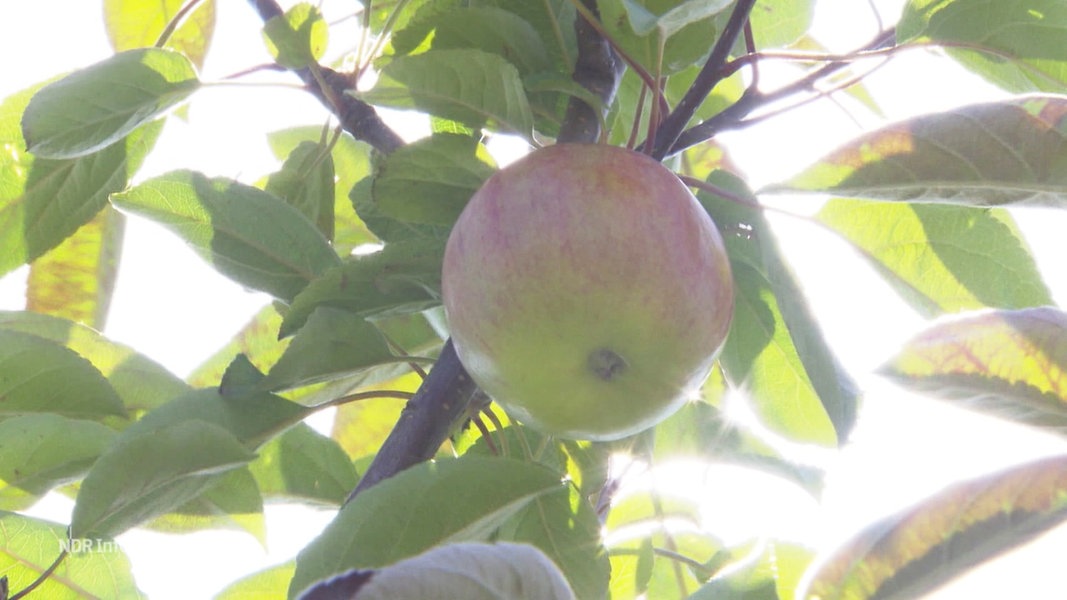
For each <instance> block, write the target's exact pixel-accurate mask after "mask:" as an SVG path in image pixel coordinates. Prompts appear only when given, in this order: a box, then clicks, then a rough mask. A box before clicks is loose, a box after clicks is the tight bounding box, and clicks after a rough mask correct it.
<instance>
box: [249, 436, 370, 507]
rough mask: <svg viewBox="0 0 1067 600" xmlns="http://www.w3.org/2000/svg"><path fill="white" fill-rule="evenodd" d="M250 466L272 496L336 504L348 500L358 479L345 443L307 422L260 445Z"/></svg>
mask: <svg viewBox="0 0 1067 600" xmlns="http://www.w3.org/2000/svg"><path fill="white" fill-rule="evenodd" d="M249 469H250V470H251V472H252V475H253V476H254V477H255V478H256V483H257V484H258V486H259V491H260V492H261V493H262V494H263V496H264V497H266V498H268V499H272V500H273V499H282V500H298V501H301V502H312V503H318V504H325V505H332V506H340V505H341V504H343V503H344V501H345V498H347V497H348V494H349V492H351V491H352V489H353V488H355V487H356V481H357V479H358V477H357V475H356V469H355V467H353V466H352V461H351V460H349V458H348V455H347V454H345V451H344V450H342V449H341V446H340V445H338V443H337V442H335V441H333V440H332V439H330V438H328V437H326V436H324V435H322V434H320V433H318V432H316V431H315V430H314V429H312V428H311V427H309V426H307V425H306V424H304V423H300V424H298V425H297V426H296V427H293V428H292V429H290V430H288V431H286V432H285V433H283V434H281V435H279V436H278V437H276V438H274V439H273V440H271V441H270V442H268V443H267V444H265V445H264V446H263V447H262V448H260V450H259V457H258V458H256V460H255V461H253V462H252V464H251V465H249Z"/></svg>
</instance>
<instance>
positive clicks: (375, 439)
mask: <svg viewBox="0 0 1067 600" xmlns="http://www.w3.org/2000/svg"><path fill="white" fill-rule="evenodd" d="M421 384H422V378H421V377H419V376H418V374H416V373H407V374H406V375H402V376H399V377H396V378H395V379H391V380H387V381H383V382H381V383H377V384H374V385H370V386H366V387H361V388H359V390H358V391H359V392H360V393H363V394H368V395H370V397H369V398H366V399H363V400H359V401H358V402H349V403H347V404H344V405H342V406H340V407H339V408H338V409H337V415H336V416H335V417H334V421H333V430H332V431H331V433H330V435H331V437H332V438H333V439H335V440H337V442H338V443H339V444H341V447H342V448H344V450H345V452H346V453H347V454H348V455H349V456H352V457H353V458H366V457H369V456H373V455H374V454H375V453H376V452H377V451H378V448H380V447H381V445H382V442H384V441H385V438H386V436H388V435H389V432H390V431H392V429H393V427H394V426H395V425H396V422H397V419H398V418H399V417H400V411H401V410H402V409H403V408H404V404H405V402H404V400H403V399H402V398H395V397H385V396H383V397H377V398H376V397H373V392H375V391H379V390H388V391H390V392H407V393H409V394H414V393H415V390H417V389H419V385H421Z"/></svg>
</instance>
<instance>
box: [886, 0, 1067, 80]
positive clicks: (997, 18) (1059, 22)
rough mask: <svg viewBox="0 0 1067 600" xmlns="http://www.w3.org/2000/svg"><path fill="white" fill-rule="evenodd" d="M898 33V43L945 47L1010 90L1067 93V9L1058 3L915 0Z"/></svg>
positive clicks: (1053, 0) (1049, 0)
mask: <svg viewBox="0 0 1067 600" xmlns="http://www.w3.org/2000/svg"><path fill="white" fill-rule="evenodd" d="M896 31H897V40H898V42H902V43H909V42H932V43H934V44H944V45H945V46H946V51H947V53H948V55H949V56H951V57H953V58H955V59H956V60H958V61H960V63H962V64H963V65H964V66H966V67H967V68H968V69H970V70H971V71H973V72H975V73H977V74H979V75H981V76H983V77H985V78H986V79H988V80H989V81H991V82H993V83H995V84H996V85H999V86H1001V87H1002V88H1004V89H1007V90H1009V91H1013V92H1032V91H1050V92H1062V91H1064V90H1065V89H1067V48H1065V47H1064V45H1063V37H1064V35H1067V6H1065V5H1064V4H1063V3H1062V2H1060V1H1059V0H1027V1H1026V2H998V1H997V0H953V1H952V2H945V1H943V0H911V1H910V2H908V4H907V6H906V7H905V9H904V13H903V15H902V16H901V18H900V23H899V24H898V25H897V29H896Z"/></svg>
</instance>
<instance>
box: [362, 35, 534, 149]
mask: <svg viewBox="0 0 1067 600" xmlns="http://www.w3.org/2000/svg"><path fill="white" fill-rule="evenodd" d="M359 96H360V98H362V99H363V100H365V101H367V102H370V103H371V104H379V105H382V106H389V107H394V108H417V109H419V110H423V111H426V112H429V113H433V114H435V115H438V116H441V117H445V118H448V119H452V120H455V121H459V122H461V123H464V124H466V125H470V126H471V127H481V126H483V125H485V124H489V125H490V126H492V127H494V128H497V129H500V130H502V131H508V132H513V133H517V134H519V135H523V136H527V137H528V136H529V135H530V134H531V132H532V130H533V114H532V113H531V112H530V105H529V103H528V101H527V99H526V93H525V91H524V90H523V87H522V80H521V79H520V77H519V71H518V69H516V68H515V66H514V65H512V64H511V63H509V62H508V61H506V60H504V59H503V58H501V57H500V56H497V55H496V54H489V53H487V52H482V51H480V50H431V51H429V52H424V53H422V54H416V55H413V56H401V57H397V58H396V59H394V60H393V61H391V62H390V63H389V64H388V65H386V66H385V67H384V68H383V70H382V72H381V74H380V76H379V79H378V83H377V84H376V85H375V86H374V88H372V89H371V90H369V91H367V92H365V93H361V94H360V95H359Z"/></svg>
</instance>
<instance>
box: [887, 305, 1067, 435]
mask: <svg viewBox="0 0 1067 600" xmlns="http://www.w3.org/2000/svg"><path fill="white" fill-rule="evenodd" d="M881 372H882V373H884V374H886V375H888V376H889V377H890V378H891V379H893V380H894V381H896V382H897V383H899V384H900V385H903V386H905V387H907V388H910V389H913V390H915V391H918V392H921V393H924V394H927V395H932V396H934V397H937V398H940V399H943V400H948V401H950V402H953V403H956V404H960V405H961V406H964V407H966V408H970V409H975V410H980V411H983V412H987V413H991V414H994V415H997V416H999V417H1002V418H1006V419H1011V420H1013V421H1017V422H1020V423H1025V424H1028V425H1035V426H1038V427H1045V428H1050V429H1052V430H1054V431H1056V432H1057V433H1061V434H1062V433H1065V432H1067V376H1065V373H1067V314H1065V313H1064V312H1063V311H1060V310H1058V309H1055V308H1051V307H1041V308H1030V309H1024V310H1016V311H1007V310H1001V311H983V312H978V313H971V314H968V315H965V316H962V317H960V318H956V319H952V320H947V321H941V322H938V323H936V324H934V325H933V326H931V327H929V328H927V329H926V330H925V331H923V332H921V333H920V334H918V335H917V336H916V337H915V338H913V339H912V340H910V341H908V342H907V344H905V346H904V348H903V350H901V352H900V353H898V354H897V355H896V356H895V357H893V358H892V359H891V360H890V361H889V362H888V363H887V364H886V365H885V366H883V367H882V369H881Z"/></svg>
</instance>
